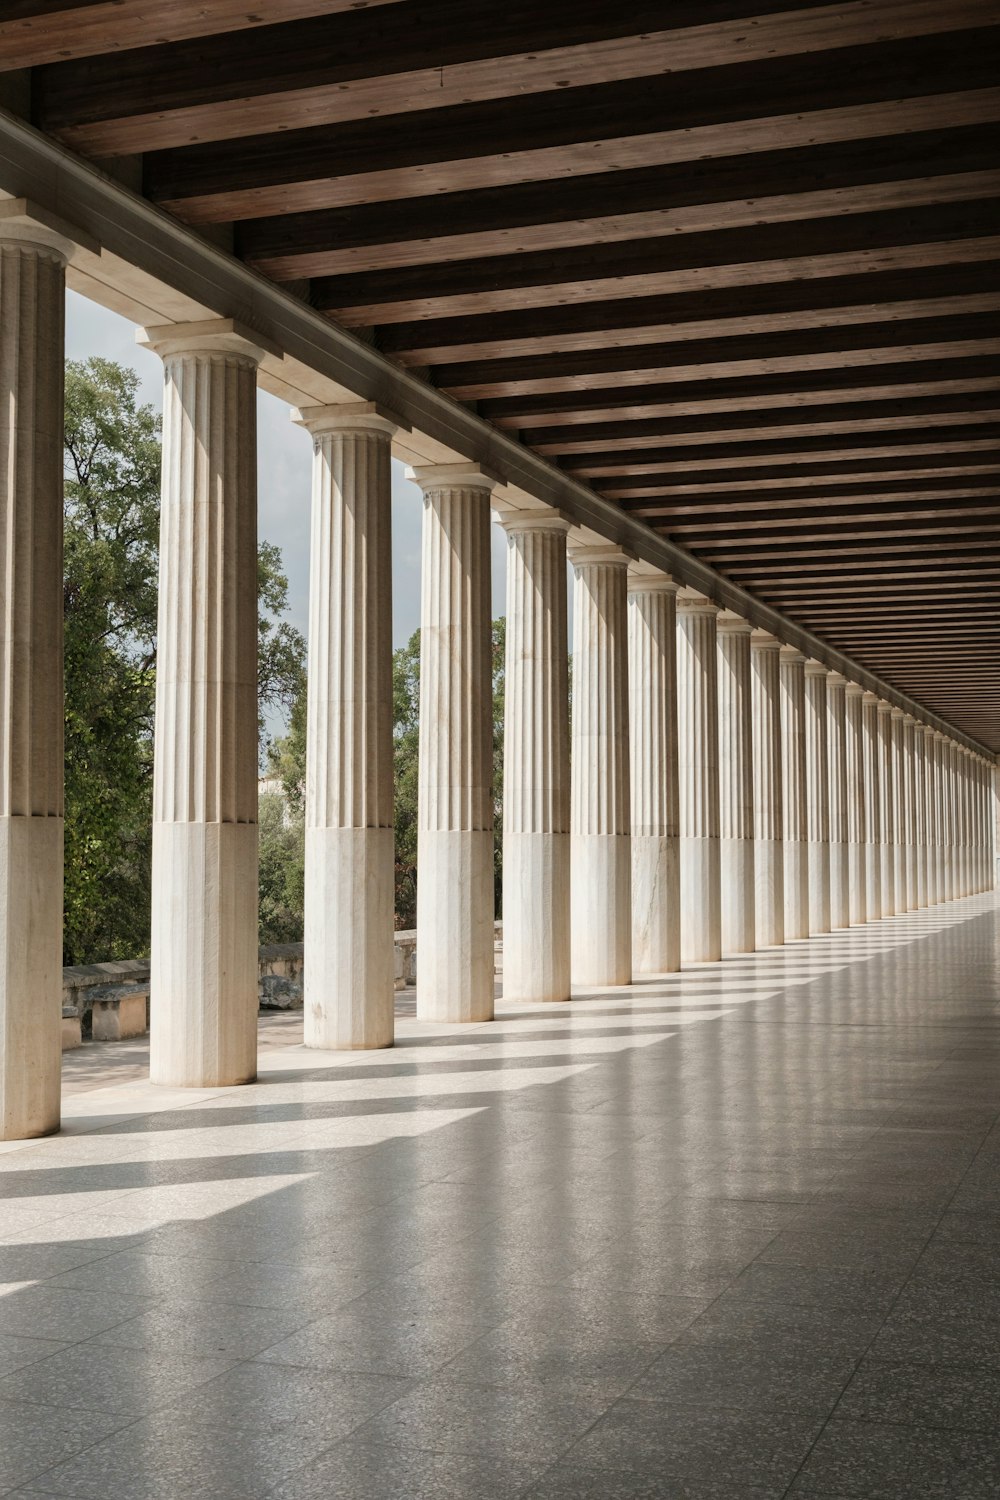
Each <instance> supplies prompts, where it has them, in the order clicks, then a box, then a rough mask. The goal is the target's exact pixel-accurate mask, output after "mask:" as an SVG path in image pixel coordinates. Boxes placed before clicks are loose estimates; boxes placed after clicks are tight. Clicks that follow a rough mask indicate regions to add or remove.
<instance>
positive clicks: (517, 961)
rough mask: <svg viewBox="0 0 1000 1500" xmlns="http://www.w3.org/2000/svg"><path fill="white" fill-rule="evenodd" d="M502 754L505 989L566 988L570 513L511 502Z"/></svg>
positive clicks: (511, 995)
mask: <svg viewBox="0 0 1000 1500" xmlns="http://www.w3.org/2000/svg"><path fill="white" fill-rule="evenodd" d="M502 520H503V525H504V527H505V529H506V532H507V656H506V674H505V690H504V758H503V828H504V833H503V867H504V881H503V991H504V999H506V1000H522V1001H549V1000H568V999H569V993H570V831H569V828H570V824H569V799H570V781H569V681H568V677H569V663H568V656H567V652H568V636H567V627H566V532H567V531H568V529H569V528H568V526H567V524H566V522H564V521H560V520H559V519H558V517H557V516H554V515H550V514H548V513H545V514H543V515H541V516H532V515H525V514H524V513H523V512H522V513H514V512H511V513H509V514H508V515H507V516H505V517H503V518H502Z"/></svg>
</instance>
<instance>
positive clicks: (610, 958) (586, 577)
mask: <svg viewBox="0 0 1000 1500" xmlns="http://www.w3.org/2000/svg"><path fill="white" fill-rule="evenodd" d="M570 557H571V559H572V562H573V566H574V574H575V579H574V591H573V715H572V739H571V752H570V767H571V772H570V774H571V782H572V798H571V802H572V809H571V826H572V845H571V848H572V861H573V880H572V892H571V900H572V940H573V942H572V948H573V951H572V970H573V982H574V984H579V985H583V986H589V987H593V986H603V985H615V984H628V982H629V980H630V979H631V977H632V868H631V866H632V851H631V841H630V838H629V827H630V816H631V812H630V798H631V794H630V789H629V744H628V715H629V705H628V644H627V642H628V607H627V602H626V600H627V583H628V580H627V571H628V561H627V559H626V557H625V556H624V554H623V553H622V552H620V551H619V550H618V549H617V548H615V547H610V546H609V547H571V549H570Z"/></svg>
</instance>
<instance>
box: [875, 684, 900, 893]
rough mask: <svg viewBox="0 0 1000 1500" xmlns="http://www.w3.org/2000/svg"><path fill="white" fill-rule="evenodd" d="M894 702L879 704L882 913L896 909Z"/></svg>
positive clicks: (880, 701) (880, 702)
mask: <svg viewBox="0 0 1000 1500" xmlns="http://www.w3.org/2000/svg"><path fill="white" fill-rule="evenodd" d="M893 769H894V767H893V748H892V704H891V703H885V702H883V701H882V700H881V699H880V700H879V705H878V790H879V843H880V845H881V854H882V857H881V862H880V869H881V874H882V915H883V917H891V916H894V915H895V912H896V851H895V844H896V804H895V796H896V791H895V787H896V778H895V776H894V775H893Z"/></svg>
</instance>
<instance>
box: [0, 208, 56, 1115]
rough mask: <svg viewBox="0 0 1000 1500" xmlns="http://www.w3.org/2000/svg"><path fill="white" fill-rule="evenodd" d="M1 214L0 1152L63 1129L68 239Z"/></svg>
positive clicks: (9, 211) (5, 211) (10, 211)
mask: <svg viewBox="0 0 1000 1500" xmlns="http://www.w3.org/2000/svg"><path fill="white" fill-rule="evenodd" d="M19 208H20V209H21V210H23V208H24V205H23V204H19V203H18V201H17V200H11V201H9V202H7V203H4V204H2V205H0V392H2V397H3V407H2V411H3V415H2V418H0V523H2V524H0V566H2V577H3V588H2V590H0V667H2V673H3V684H4V688H3V701H2V709H0V725H2V735H0V956H2V965H0V1139H3V1140H19V1139H23V1138H26V1137H29V1136H39V1135H46V1134H47V1133H48V1132H50V1131H53V1130H58V1128H59V1083H60V1068H61V1053H60V1045H61V1043H60V1030H61V1024H62V1023H61V1015H62V1006H61V1002H62V905H63V636H62V620H63V585H62V529H63V506H62V471H63V307H64V302H65V286H66V283H65V268H66V258H67V255H68V254H69V252H70V249H71V246H70V244H69V242H68V241H67V240H65V239H64V238H63V237H62V236H61V235H56V234H54V233H52V232H51V231H49V230H45V229H43V228H42V227H41V225H32V224H30V222H28V221H27V219H26V217H25V216H24V214H23V213H19V212H18V210H19Z"/></svg>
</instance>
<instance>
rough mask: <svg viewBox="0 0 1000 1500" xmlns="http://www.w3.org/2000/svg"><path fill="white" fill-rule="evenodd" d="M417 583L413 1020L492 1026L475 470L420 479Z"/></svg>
mask: <svg viewBox="0 0 1000 1500" xmlns="http://www.w3.org/2000/svg"><path fill="white" fill-rule="evenodd" d="M413 477H414V479H415V480H416V482H417V484H418V485H419V486H420V488H421V489H422V490H423V493H424V521H423V536H422V542H421V575H420V764H419V771H418V797H417V803H418V812H417V1015H418V1016H419V1017H420V1018H421V1019H422V1020H425V1021H445V1022H461V1021H489V1020H490V1019H491V1018H492V1016H493V674H492V670H491V665H492V661H491V658H492V651H491V641H490V620H491V608H490V602H491V601H490V495H491V494H492V491H493V484H494V481H493V480H492V479H491V478H490V477H489V476H488V475H486V474H484V473H482V472H481V471H480V470H478V469H476V468H475V467H474V466H471V465H466V464H435V465H428V466H422V467H420V468H418V469H414V470H413Z"/></svg>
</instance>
